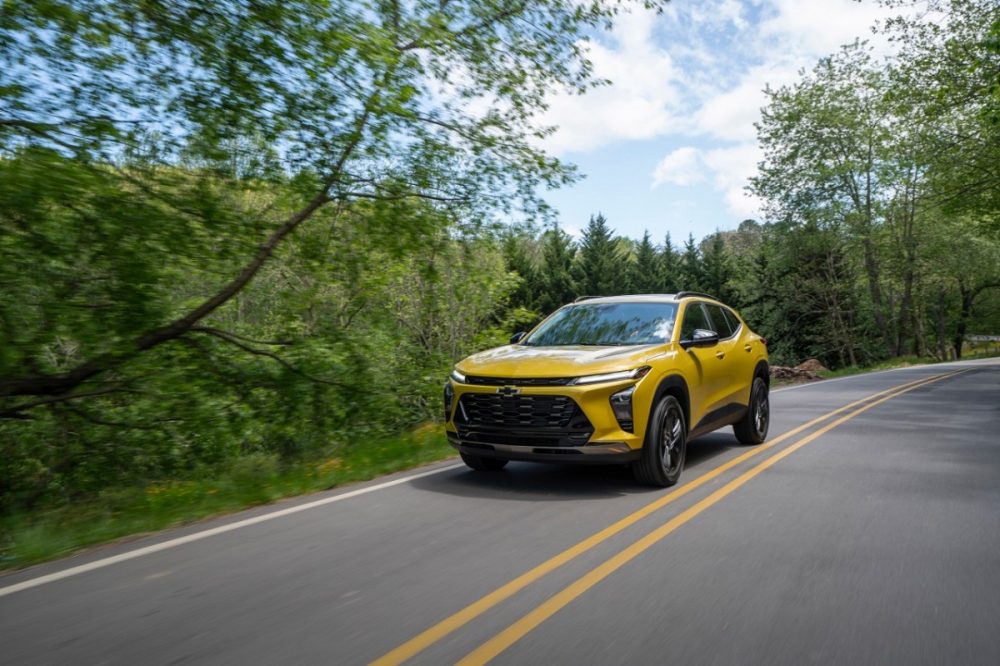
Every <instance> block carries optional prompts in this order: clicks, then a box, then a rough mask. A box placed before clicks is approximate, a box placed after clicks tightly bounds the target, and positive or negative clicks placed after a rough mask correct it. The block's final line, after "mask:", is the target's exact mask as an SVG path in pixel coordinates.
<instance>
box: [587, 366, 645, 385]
mask: <svg viewBox="0 0 1000 666" xmlns="http://www.w3.org/2000/svg"><path fill="white" fill-rule="evenodd" d="M648 372H649V366H648V365H644V366H642V367H641V368H635V369H634V370H624V371H622V372H606V373H604V374H601V375H584V376H583V377H577V378H576V379H574V380H573V381H572V384H574V385H579V384H597V383H599V382H620V381H622V380H624V379H641V378H642V377H645V376H646V373H648Z"/></svg>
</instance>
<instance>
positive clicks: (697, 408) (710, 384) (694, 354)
mask: <svg viewBox="0 0 1000 666" xmlns="http://www.w3.org/2000/svg"><path fill="white" fill-rule="evenodd" d="M712 326H713V324H712V320H711V319H710V318H709V316H708V312H707V311H706V310H705V304H704V303H702V302H701V301H693V302H688V303H687V304H686V305H685V307H684V313H683V316H682V319H681V334H680V339H681V340H690V339H691V338H692V337H693V335H694V332H695V330H696V329H699V328H702V329H708V330H713V331H714V330H715V329H714V328H713V327H712ZM718 351H719V346H718V345H713V346H712V347H690V348H689V349H687V350H686V351H682V352H681V353H683V354H685V355H686V356H687V358H688V359H689V360H690V361H691V362H692V364H693V366H694V375H695V382H694V383H693V384H692V385H691V386H689V387H688V389H689V390H690V392H691V421H692V423H689V424H688V427H689V428H690V429H692V430H693V429H694V428H696V427H698V426H699V425H701V423H702V420H703V419H704V418H705V417H706V416H709V415H710V414H712V412H714V411H715V410H716V409H718V408H719V407H720V406H721V405H720V403H719V400H720V393H721V392H722V389H723V387H724V385H723V377H724V376H725V374H726V369H725V367H724V363H723V361H724V360H725V356H726V354H723V355H722V356H721V357H720V356H718V355H717V352H718Z"/></svg>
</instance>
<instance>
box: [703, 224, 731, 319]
mask: <svg viewBox="0 0 1000 666" xmlns="http://www.w3.org/2000/svg"><path fill="white" fill-rule="evenodd" d="M732 278H733V268H732V262H731V261H730V258H729V253H728V251H727V250H726V244H725V242H724V241H723V239H722V234H721V233H719V232H718V231H717V232H715V233H714V234H712V235H711V236H710V237H709V238H707V239H706V240H705V241H704V242H702V253H701V288H702V289H704V290H705V291H707V292H708V293H709V294H711V295H713V296H715V297H716V298H720V299H722V300H723V301H726V302H728V301H729V300H730V295H731V294H730V286H729V283H730V281H731V280H732Z"/></svg>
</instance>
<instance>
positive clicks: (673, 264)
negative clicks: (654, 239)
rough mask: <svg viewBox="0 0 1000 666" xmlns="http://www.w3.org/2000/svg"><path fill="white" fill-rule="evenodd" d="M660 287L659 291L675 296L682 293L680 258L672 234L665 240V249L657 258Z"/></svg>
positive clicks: (658, 287)
mask: <svg viewBox="0 0 1000 666" xmlns="http://www.w3.org/2000/svg"><path fill="white" fill-rule="evenodd" d="M657 271H658V285H657V291H660V292H662V293H664V294H673V293H676V292H678V291H680V282H681V278H680V272H681V270H680V257H679V256H678V254H677V250H676V249H674V244H673V242H672V241H671V240H670V232H669V231H668V232H667V237H666V238H665V239H664V240H663V249H662V250H660V253H659V255H658V256H657Z"/></svg>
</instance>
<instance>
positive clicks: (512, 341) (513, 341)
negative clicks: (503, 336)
mask: <svg viewBox="0 0 1000 666" xmlns="http://www.w3.org/2000/svg"><path fill="white" fill-rule="evenodd" d="M526 335H527V333H525V332H524V331H519V332H517V333H515V334H514V335H512V336H510V344H512V345H516V344H517V343H518V342H520V341H521V340H523V339H524V336H526Z"/></svg>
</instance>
